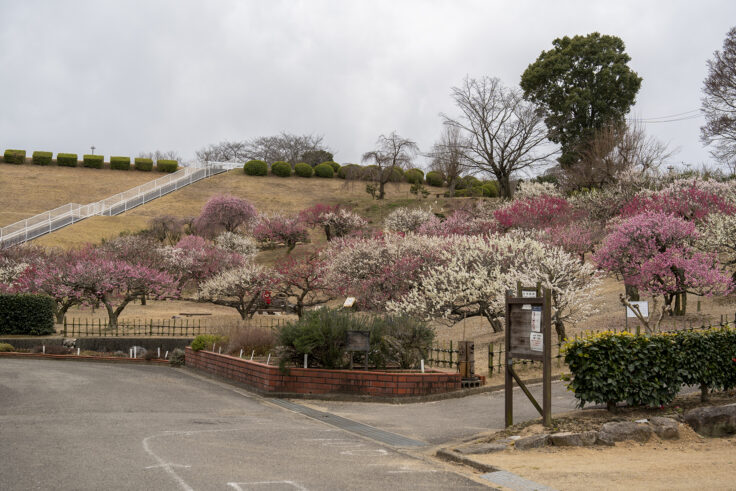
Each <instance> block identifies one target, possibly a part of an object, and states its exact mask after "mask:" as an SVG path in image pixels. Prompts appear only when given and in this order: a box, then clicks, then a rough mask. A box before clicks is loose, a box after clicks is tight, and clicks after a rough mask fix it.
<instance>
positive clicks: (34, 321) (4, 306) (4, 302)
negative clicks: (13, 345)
mask: <svg viewBox="0 0 736 491" xmlns="http://www.w3.org/2000/svg"><path fill="white" fill-rule="evenodd" d="M54 309H55V305H54V301H53V300H52V299H51V297H47V296H46V295H31V294H21V295H0V334H30V335H34V336H43V335H46V334H52V333H54V332H55V330H54Z"/></svg>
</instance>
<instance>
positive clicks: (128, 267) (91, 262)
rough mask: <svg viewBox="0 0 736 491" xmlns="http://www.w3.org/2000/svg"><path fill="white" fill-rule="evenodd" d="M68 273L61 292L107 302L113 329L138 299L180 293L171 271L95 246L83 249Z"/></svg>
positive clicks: (79, 297)
mask: <svg viewBox="0 0 736 491" xmlns="http://www.w3.org/2000/svg"><path fill="white" fill-rule="evenodd" d="M46 274H53V271H52V270H49V271H47V272H46ZM67 274H68V275H67V276H66V277H65V278H64V279H63V281H62V283H61V285H60V291H61V292H64V293H65V294H66V296H68V297H72V298H76V299H77V300H79V301H80V302H87V303H92V304H100V303H101V304H102V305H104V306H105V309H106V310H107V315H108V319H109V323H108V325H109V327H110V328H115V327H117V325H118V318H119V316H120V314H121V313H122V312H123V310H124V309H125V307H126V306H127V305H128V304H129V303H130V302H131V301H133V300H134V299H136V298H139V297H141V296H143V295H147V296H149V297H151V298H156V299H161V298H170V297H177V296H178V294H179V292H178V288H177V284H176V280H175V279H174V278H173V277H172V276H171V275H170V274H168V273H166V272H164V271H158V270H155V269H151V268H148V267H146V266H142V265H135V264H130V263H128V262H126V261H122V260H120V259H111V258H109V257H107V256H106V255H105V254H103V253H100V252H99V251H96V250H94V249H92V248H87V249H84V250H82V251H80V253H79V255H78V257H77V258H76V261H75V262H74V263H73V264H72V265H71V266H70V267H69V270H68V271H67Z"/></svg>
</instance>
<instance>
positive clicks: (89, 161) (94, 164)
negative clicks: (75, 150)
mask: <svg viewBox="0 0 736 491" xmlns="http://www.w3.org/2000/svg"><path fill="white" fill-rule="evenodd" d="M82 162H83V163H84V164H83V165H84V166H85V167H89V168H90V169H102V164H103V163H104V162H105V157H104V156H102V155H89V154H85V155H84V156H82Z"/></svg>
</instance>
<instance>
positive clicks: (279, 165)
mask: <svg viewBox="0 0 736 491" xmlns="http://www.w3.org/2000/svg"><path fill="white" fill-rule="evenodd" d="M271 174H273V175H274V176H279V177H289V176H290V175H291V164H290V163H288V162H274V163H273V164H271Z"/></svg>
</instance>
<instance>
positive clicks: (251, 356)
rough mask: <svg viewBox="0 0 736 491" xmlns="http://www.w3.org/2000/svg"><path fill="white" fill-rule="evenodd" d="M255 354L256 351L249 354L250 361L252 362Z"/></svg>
mask: <svg viewBox="0 0 736 491" xmlns="http://www.w3.org/2000/svg"><path fill="white" fill-rule="evenodd" d="M255 354H256V350H253V351H251V352H250V361H253V355H255Z"/></svg>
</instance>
